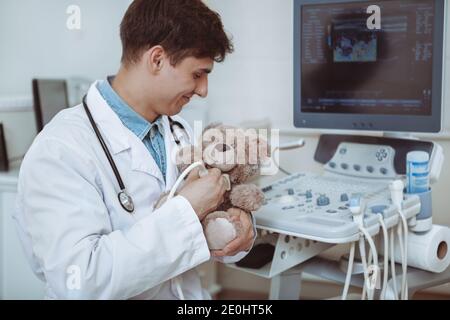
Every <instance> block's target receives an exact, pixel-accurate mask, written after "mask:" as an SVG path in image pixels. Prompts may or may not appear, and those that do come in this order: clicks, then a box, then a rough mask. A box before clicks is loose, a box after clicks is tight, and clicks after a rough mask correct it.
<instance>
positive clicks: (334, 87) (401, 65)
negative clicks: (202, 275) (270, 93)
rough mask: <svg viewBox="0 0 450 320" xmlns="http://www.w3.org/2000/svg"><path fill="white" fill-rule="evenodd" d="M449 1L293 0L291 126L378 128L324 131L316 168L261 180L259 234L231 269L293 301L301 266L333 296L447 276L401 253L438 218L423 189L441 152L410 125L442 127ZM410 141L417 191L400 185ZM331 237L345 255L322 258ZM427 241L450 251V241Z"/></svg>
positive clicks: (379, 295)
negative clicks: (419, 172)
mask: <svg viewBox="0 0 450 320" xmlns="http://www.w3.org/2000/svg"><path fill="white" fill-rule="evenodd" d="M446 2H447V1H444V0H389V1H380V0H378V1H351V0H294V7H293V9H294V12H293V14H294V33H293V34H294V39H293V41H294V64H293V66H294V70H293V71H294V72H293V75H294V88H293V94H294V124H295V127H297V128H313V129H318V130H319V129H322V130H323V129H333V132H336V130H360V131H362V132H363V131H370V132H374V131H379V132H382V133H383V134H382V135H377V136H371V135H363V134H361V135H346V134H344V133H343V134H322V135H321V136H320V138H319V141H318V145H317V148H316V150H315V154H314V160H315V161H316V162H318V163H320V164H321V165H322V166H323V169H324V170H323V172H324V173H323V174H313V173H308V172H298V173H293V174H290V175H288V176H286V177H284V178H282V179H280V180H277V181H275V182H273V183H271V184H269V185H265V186H263V187H262V191H263V192H264V194H265V198H266V200H265V203H264V205H263V206H262V208H261V209H260V210H258V211H257V212H255V217H256V222H257V228H258V240H257V242H256V243H255V246H254V248H253V250H252V251H251V252H250V254H249V255H248V256H247V257H246V258H245V259H243V261H241V262H240V263H238V264H235V265H232V266H231V267H232V268H237V269H239V270H242V271H245V272H249V273H252V274H255V275H258V276H261V277H264V278H267V279H271V289H270V297H269V298H271V299H299V295H300V288H301V281H302V275H303V274H305V273H307V274H312V275H314V276H318V277H321V278H324V279H328V280H331V281H334V282H336V283H341V284H343V286H344V288H343V293H342V296H340V297H339V298H342V299H346V298H348V297H349V296H348V290H349V286H350V285H351V286H356V287H360V288H362V291H363V293H362V298H365V297H367V298H369V299H408V298H410V297H411V296H412V295H413V294H414V293H415V292H416V291H417V290H419V289H423V288H428V287H432V286H436V285H438V284H442V283H446V282H450V271H448V269H449V268H446V269H445V270H438V272H437V271H436V270H432V271H430V270H423V269H420V268H419V267H418V264H419V263H416V264H414V261H412V259H411V258H410V259H408V257H410V256H411V255H414V254H419V253H418V252H409V253H408V252H407V249H408V248H411V246H410V242H411V241H412V240H411V239H416V238H417V237H419V240H418V241H420V237H421V236H422V235H426V234H427V233H429V232H432V230H433V228H435V226H434V225H433V222H432V208H431V191H432V186H433V184H434V183H435V182H436V181H437V180H438V179H439V175H440V172H441V168H442V165H443V161H444V156H443V151H442V148H441V147H440V146H439V145H438V144H436V143H434V142H430V141H423V140H419V139H416V138H414V136H413V134H414V133H415V132H420V133H438V132H440V131H441V126H442V123H441V122H442V120H441V119H442V116H441V113H442V110H443V107H442V106H443V104H444V103H445V101H444V98H443V97H444V88H445V86H446V85H447V87H448V84H446V79H445V74H444V73H443V70H445V61H444V57H445V48H444V37H445V35H444V34H445V31H446V28H447V21H446V19H447V18H448V17H447V15H446V14H445V12H446V11H448V10H447V8H446V5H448V4H446ZM370 5H376V6H378V7H379V8H380V13H381V28H380V29H370V28H368V25H367V20H368V18H369V17H370V16H371V13H368V11H367V8H368V6H370ZM447 54H448V53H447ZM412 151H423V152H425V153H426V154H428V156H429V158H428V172H427V174H428V178H429V181H430V188H429V190H427V191H426V192H421V193H408V192H407V191H408V190H407V189H406V188H405V185H406V184H407V179H406V178H407V174H408V172H407V171H408V169H407V155H408V154H409V153H410V152H412ZM449 230H450V229H449ZM449 234H450V233H449ZM408 237H409V238H408ZM449 239H450V238H449ZM337 244H347V245H348V246H349V254H348V255H344V256H343V257H342V258H341V260H339V261H335V260H329V259H326V258H323V257H321V256H319V255H320V254H321V253H322V252H323V251H325V250H327V249H329V248H331V247H333V246H336V245H337ZM366 247H367V248H366ZM436 250H437V254H438V255H439V257H440V258H442V259H444V258H445V259H450V257H447V256H448V255H449V254H450V253H448V252H447V243H444V244H442V243H440V244H439V247H438V248H437V249H436ZM397 251H398V252H397ZM449 261H450V260H449ZM425 269H426V268H425ZM371 284H372V285H371Z"/></svg>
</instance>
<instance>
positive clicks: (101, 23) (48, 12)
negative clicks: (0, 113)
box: [0, 0, 130, 96]
mask: <svg viewBox="0 0 450 320" xmlns="http://www.w3.org/2000/svg"><path fill="white" fill-rule="evenodd" d="M129 3H130V0H114V1H110V0H94V1H92V0H77V1H72V0H2V1H0V46H1V50H0V70H1V72H0V96H2V95H22V94H30V93H31V78H32V77H69V76H83V77H91V78H102V77H104V76H105V74H110V73H112V72H115V71H116V70H117V68H118V66H119V60H120V54H121V46H120V39H119V37H118V34H119V24H120V21H121V19H122V16H123V14H124V12H125V9H126V8H127V6H128V4H129ZM71 4H77V5H78V6H79V7H80V9H81V30H73V31H71V30H68V29H67V27H66V20H67V19H68V17H69V15H68V14H67V13H66V9H67V7H68V6H69V5H71Z"/></svg>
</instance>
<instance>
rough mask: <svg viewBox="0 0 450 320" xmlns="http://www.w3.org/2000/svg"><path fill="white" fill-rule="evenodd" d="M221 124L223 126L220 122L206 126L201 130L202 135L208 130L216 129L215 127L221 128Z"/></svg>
mask: <svg viewBox="0 0 450 320" xmlns="http://www.w3.org/2000/svg"><path fill="white" fill-rule="evenodd" d="M222 124H223V123H222V122H212V123H210V124H209V125H207V126H206V127H205V129H203V132H202V134H203V133H205V132H206V131H208V130H209V129H213V128H217V127H219V126H221V125H222Z"/></svg>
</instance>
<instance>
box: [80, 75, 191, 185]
mask: <svg viewBox="0 0 450 320" xmlns="http://www.w3.org/2000/svg"><path fill="white" fill-rule="evenodd" d="M97 82H98V81H96V82H94V83H93V84H92V85H91V87H90V89H89V91H88V95H87V104H88V106H89V110H90V111H91V113H92V116H93V118H94V121H95V123H96V124H97V126H98V127H99V130H100V132H101V134H102V136H103V139H104V140H105V141H106V142H107V145H108V148H110V150H111V153H112V154H113V155H116V154H118V153H120V152H122V151H125V150H128V149H131V150H130V152H131V166H132V170H137V171H142V172H145V173H148V174H150V175H152V176H154V177H156V178H157V179H158V180H160V182H161V183H162V184H164V183H165V185H166V188H165V189H166V190H168V189H170V188H171V187H172V186H173V184H174V183H175V181H176V178H177V176H178V170H177V168H176V165H174V164H173V163H172V158H171V157H172V150H173V148H175V147H176V144H175V141H174V139H173V137H172V133H171V131H170V123H169V119H168V117H167V116H162V117H161V123H162V126H163V132H164V143H165V149H166V160H167V170H166V182H164V178H163V176H162V173H161V171H160V170H159V167H158V165H157V164H156V162H155V160H154V159H153V157H152V156H151V154H150V152H149V151H148V150H147V148H146V147H145V145H144V144H143V143H142V140H140V139H139V138H138V137H137V136H136V135H135V134H134V133H132V132H131V131H130V130H129V129H128V128H126V127H125V126H124V125H123V123H122V121H121V120H120V118H119V117H118V116H117V114H116V113H115V112H114V111H113V110H112V109H111V108H110V107H109V105H108V104H107V103H106V101H105V100H104V99H103V97H102V95H101V94H100V92H99V91H98V89H97ZM174 119H176V120H177V121H180V122H181V123H182V124H183V125H184V126H185V128H186V129H187V132H188V135H189V136H190V137H192V135H191V130H190V128H189V125H188V124H187V123H186V122H185V121H184V120H182V119H181V118H179V117H174Z"/></svg>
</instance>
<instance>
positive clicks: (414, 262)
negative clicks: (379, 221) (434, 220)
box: [381, 225, 450, 273]
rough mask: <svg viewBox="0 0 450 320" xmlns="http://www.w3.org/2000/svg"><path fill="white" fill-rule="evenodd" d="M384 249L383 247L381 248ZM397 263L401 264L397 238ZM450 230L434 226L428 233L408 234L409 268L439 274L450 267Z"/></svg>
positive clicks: (396, 238)
mask: <svg viewBox="0 0 450 320" xmlns="http://www.w3.org/2000/svg"><path fill="white" fill-rule="evenodd" d="M381 247H383V246H381ZM394 248H395V261H396V262H397V263H401V262H402V260H401V254H400V245H399V242H398V237H397V235H396V237H395V247H394ZM449 249H450V228H448V227H446V226H440V225H433V227H432V228H431V230H430V231H428V232H426V233H414V232H409V233H408V266H411V267H414V268H418V269H422V270H426V271H430V272H435V273H439V272H442V271H444V270H445V269H446V268H447V267H448V266H449V265H450V252H449Z"/></svg>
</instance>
